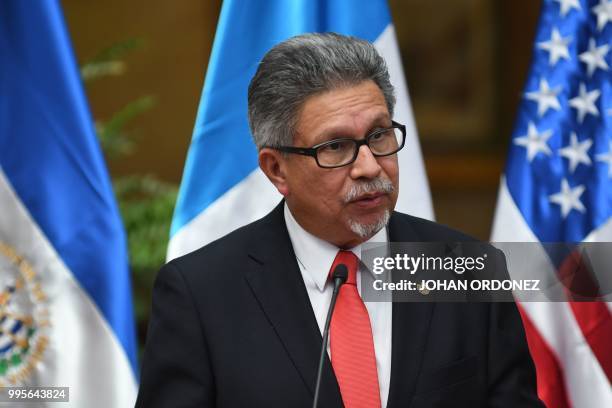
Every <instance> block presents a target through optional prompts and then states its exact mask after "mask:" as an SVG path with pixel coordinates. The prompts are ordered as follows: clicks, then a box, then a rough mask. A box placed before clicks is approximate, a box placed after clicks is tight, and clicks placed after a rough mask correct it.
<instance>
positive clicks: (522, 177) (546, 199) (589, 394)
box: [492, 0, 612, 407]
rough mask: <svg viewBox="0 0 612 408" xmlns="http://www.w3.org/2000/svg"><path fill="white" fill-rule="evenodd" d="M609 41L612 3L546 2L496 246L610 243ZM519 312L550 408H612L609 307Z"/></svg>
mask: <svg viewBox="0 0 612 408" xmlns="http://www.w3.org/2000/svg"><path fill="white" fill-rule="evenodd" d="M611 41H612V0H544V1H543V3H542V10H541V15H540V21H539V24H538V28H537V33H536V39H535V44H534V48H533V59H532V65H531V68H530V72H529V76H528V79H527V83H526V86H525V90H524V93H523V100H522V102H521V105H520V108H519V111H518V117H517V119H516V123H515V129H514V132H513V135H512V141H511V145H510V152H509V156H508V162H507V164H506V168H505V176H504V177H502V182H501V186H500V191H499V197H498V203H497V211H496V216H495V222H494V226H493V233H492V241H497V242H513V241H534V242H537V241H539V242H593V241H612V71H611V68H610V66H611V65H612V44H611ZM511 273H512V271H511ZM609 273H612V272H609ZM520 309H521V312H522V315H523V322H524V324H525V329H526V332H527V337H528V341H529V347H530V351H531V354H532V356H533V358H534V361H535V363H536V369H537V375H538V393H539V395H540V398H542V399H543V401H544V402H545V403H546V404H547V406H549V407H572V406H573V407H612V388H611V385H610V383H611V381H612V315H611V310H612V305H611V304H610V303H605V302H582V303H579V302H572V301H568V302H565V303H535V302H534V303H528V302H525V303H521V305H520Z"/></svg>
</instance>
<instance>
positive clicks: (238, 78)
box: [171, 0, 391, 235]
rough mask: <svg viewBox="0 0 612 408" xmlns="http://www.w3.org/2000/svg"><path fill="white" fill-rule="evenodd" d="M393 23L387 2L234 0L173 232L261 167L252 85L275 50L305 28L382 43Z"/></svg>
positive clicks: (221, 32) (225, 14)
mask: <svg viewBox="0 0 612 408" xmlns="http://www.w3.org/2000/svg"><path fill="white" fill-rule="evenodd" d="M390 22H391V17H390V14H389V9H388V7H387V4H386V1H383V0H339V1H332V2H328V1H323V0H318V1H312V0H295V1H284V0H276V1H265V2H263V1H240V0H226V1H225V2H224V3H223V7H222V10H221V15H220V18H219V24H218V26H217V32H216V36H215V41H214V45H213V50H212V53H211V57H210V62H209V65H208V71H207V74H206V81H205V84H204V90H203V92H202V98H201V101H200V106H199V109H198V115H197V118H196V124H195V128H194V131H193V137H192V142H191V146H190V148H189V154H188V156H187V160H186V163H185V170H184V173H183V181H182V184H181V190H180V192H179V197H178V200H177V206H176V210H175V214H174V219H173V223H172V229H171V235H174V234H175V233H176V232H177V231H178V230H179V229H180V228H181V227H182V226H183V225H185V224H187V223H188V222H189V221H191V220H192V219H193V218H195V217H196V216H197V215H198V214H200V213H201V212H202V211H203V210H204V209H205V208H206V207H208V206H209V205H210V204H211V203H213V202H214V201H215V200H217V199H218V198H219V197H220V196H222V195H223V194H224V193H226V192H227V191H228V190H229V189H231V188H232V187H233V186H235V185H236V184H237V183H239V182H240V181H242V180H243V179H244V178H245V177H246V176H248V175H249V174H250V173H251V172H252V171H253V170H255V169H256V168H257V151H256V148H255V145H254V144H253V142H252V140H251V136H250V132H249V128H248V122H247V89H248V83H249V81H250V79H251V77H252V76H253V75H254V73H255V70H256V68H257V64H258V62H259V61H260V60H261V58H262V57H263V55H264V53H265V52H266V51H267V50H269V49H270V48H271V47H272V46H273V45H275V44H277V43H278V42H280V41H282V40H285V39H287V38H289V37H292V36H294V35H297V34H301V33H305V32H326V31H335V32H338V33H342V34H348V35H353V36H356V37H360V38H363V39H366V40H369V41H374V40H376V38H378V36H379V35H380V34H381V33H382V32H383V30H384V29H385V28H386V27H387V26H388V25H389V23H390Z"/></svg>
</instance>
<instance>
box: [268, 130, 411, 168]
mask: <svg viewBox="0 0 612 408" xmlns="http://www.w3.org/2000/svg"><path fill="white" fill-rule="evenodd" d="M391 123H392V125H391V127H390V128H385V129H378V130H375V131H374V132H372V133H370V134H369V135H367V136H366V137H365V138H363V139H359V140H357V139H352V138H349V137H343V138H341V139H334V140H330V141H328V142H324V143H320V144H317V145H314V146H312V147H296V146H266V147H269V148H270V149H275V150H278V151H281V152H286V153H295V154H301V155H304V156H312V157H314V158H315V160H316V161H317V164H318V165H319V167H323V168H326V169H331V168H334V167H342V166H346V165H349V164H351V163H353V162H354V161H355V160H356V159H357V155H358V154H359V148H360V147H361V146H363V145H367V146H368V147H369V148H370V151H371V152H372V154H373V155H374V156H375V157H382V156H390V155H392V154H395V153H397V152H399V151H400V150H401V149H402V147H404V142H405V141H406V126H404V125H401V124H399V123H397V122H395V121H391Z"/></svg>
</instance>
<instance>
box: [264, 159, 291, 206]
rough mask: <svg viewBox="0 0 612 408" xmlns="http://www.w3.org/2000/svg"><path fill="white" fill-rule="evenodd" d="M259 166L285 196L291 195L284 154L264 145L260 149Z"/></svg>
mask: <svg viewBox="0 0 612 408" xmlns="http://www.w3.org/2000/svg"><path fill="white" fill-rule="evenodd" d="M259 167H260V168H261V170H262V171H263V172H264V174H265V175H266V177H268V179H269V180H270V181H271V182H272V184H274V186H275V187H276V189H277V190H278V192H279V193H281V194H282V195H283V197H287V196H288V195H289V185H288V184H287V174H286V161H285V158H284V157H283V156H282V154H281V153H280V152H279V151H277V150H274V149H270V148H268V147H264V148H262V149H261V150H260V151H259Z"/></svg>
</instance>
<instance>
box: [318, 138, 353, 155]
mask: <svg viewBox="0 0 612 408" xmlns="http://www.w3.org/2000/svg"><path fill="white" fill-rule="evenodd" d="M351 149H352V142H350V141H349V140H343V139H338V140H331V141H329V142H327V143H326V144H325V145H324V146H321V147H320V148H319V151H320V152H322V153H341V152H345V151H347V150H351Z"/></svg>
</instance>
